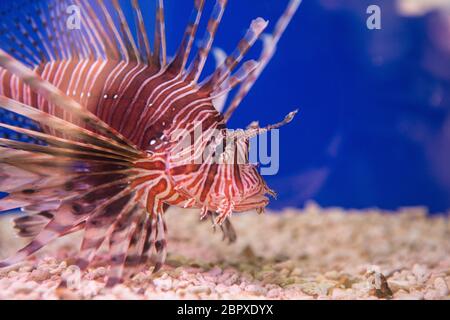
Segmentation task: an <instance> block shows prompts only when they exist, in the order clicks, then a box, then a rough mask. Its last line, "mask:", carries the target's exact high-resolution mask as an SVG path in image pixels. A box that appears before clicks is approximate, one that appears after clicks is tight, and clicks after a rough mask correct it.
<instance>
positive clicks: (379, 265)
mask: <svg viewBox="0 0 450 320" xmlns="http://www.w3.org/2000/svg"><path fill="white" fill-rule="evenodd" d="M232 221H233V224H234V225H235V228H236V231H237V233H238V241H237V242H236V243H234V244H231V245H228V244H227V243H226V242H223V241H221V239H222V236H221V234H220V232H219V231H217V232H216V233H215V234H214V233H213V232H212V227H211V225H210V223H209V222H202V223H200V222H199V217H198V213H197V212H195V211H189V210H172V211H170V212H169V213H168V221H167V223H168V226H169V233H170V235H171V237H170V238H169V256H168V263H167V265H166V266H165V267H164V268H163V269H162V270H161V271H159V272H158V273H157V274H151V268H150V267H149V269H148V270H146V271H145V272H141V273H139V274H137V275H135V276H134V277H133V278H132V279H129V280H127V281H126V282H125V283H124V284H121V285H118V286H116V287H115V288H113V289H105V288H104V276H105V274H106V273H107V267H105V266H103V265H101V264H99V265H98V266H96V267H95V268H91V269H89V270H88V271H87V272H85V273H83V274H82V273H81V272H80V270H79V269H78V268H77V267H76V266H73V265H70V261H71V259H68V258H70V257H73V255H74V253H75V252H76V248H77V246H78V245H79V241H78V240H79V235H78V236H71V237H68V238H66V239H63V240H62V241H61V242H59V243H56V244H55V245H52V247H51V248H49V249H46V250H45V251H43V252H41V253H39V255H38V257H37V258H33V259H31V260H29V261H26V262H24V263H21V264H19V265H17V266H14V267H11V268H9V269H6V270H5V269H3V270H0V299H450V294H449V287H450V224H449V220H448V218H447V217H444V216H436V217H428V216H427V214H426V210H425V209H423V208H404V209H401V210H399V211H398V212H396V213H395V214H394V212H385V211H380V210H376V209H368V210H364V211H356V210H351V211H345V210H343V209H340V208H330V209H323V208H320V207H319V206H317V205H316V204H314V203H310V204H309V205H308V206H307V207H306V208H305V209H304V210H301V211H299V210H294V209H292V210H290V209H287V210H285V211H284V212H283V213H279V214H266V215H257V214H256V213H246V214H241V215H236V216H234V217H233V218H232ZM22 244H23V242H22V240H21V239H19V238H17V237H16V236H14V235H13V233H12V228H11V224H10V218H3V219H2V220H0V257H5V256H7V255H8V254H10V253H11V252H13V251H14V250H16V249H17V248H18V247H20V246H21V245H22ZM61 278H64V279H65V280H66V281H67V282H68V285H69V289H64V290H61V289H58V290H56V289H55V288H56V286H57V284H58V282H59V280H60V279H61Z"/></svg>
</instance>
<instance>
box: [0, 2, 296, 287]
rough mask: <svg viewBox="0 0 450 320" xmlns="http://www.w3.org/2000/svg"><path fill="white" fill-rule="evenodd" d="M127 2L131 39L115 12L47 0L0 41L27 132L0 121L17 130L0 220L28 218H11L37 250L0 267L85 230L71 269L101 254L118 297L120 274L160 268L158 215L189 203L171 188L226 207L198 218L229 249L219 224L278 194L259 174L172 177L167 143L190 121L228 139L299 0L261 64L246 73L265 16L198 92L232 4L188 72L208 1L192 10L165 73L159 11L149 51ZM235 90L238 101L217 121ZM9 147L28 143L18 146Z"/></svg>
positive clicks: (245, 135) (1, 170)
mask: <svg viewBox="0 0 450 320" xmlns="http://www.w3.org/2000/svg"><path fill="white" fill-rule="evenodd" d="M130 3H131V6H132V12H133V13H134V19H135V21H134V25H135V26H136V30H135V32H132V30H131V28H130V24H129V21H128V20H127V18H126V16H125V14H124V12H127V11H124V10H123V8H122V6H123V5H122V4H120V3H119V0H110V1H93V0H75V4H73V1H71V0H70V1H69V0H48V1H47V2H46V4H48V6H44V5H43V4H42V2H41V1H34V2H32V3H31V2H30V3H29V6H28V7H27V10H31V12H28V13H27V12H22V11H21V12H20V13H18V14H19V15H20V18H18V17H13V18H12V19H11V21H10V22H11V24H14V27H11V28H3V30H2V32H1V34H0V40H1V41H0V43H1V44H2V49H0V106H1V107H2V108H4V109H6V110H7V111H9V112H11V115H12V116H11V117H12V118H14V117H16V118H17V117H18V118H20V119H22V120H23V118H27V119H29V120H30V121H32V122H33V124H32V125H29V126H27V128H23V127H20V126H16V125H11V124H5V123H0V127H1V128H5V129H7V130H8V132H10V131H12V132H13V134H11V135H9V136H8V134H7V135H6V138H0V151H1V152H0V191H3V192H6V193H8V196H7V197H5V198H3V199H1V200H0V211H5V210H10V209H17V208H20V209H21V211H22V212H24V213H25V215H24V216H22V217H20V218H18V219H16V220H15V227H16V229H18V230H19V234H20V235H21V236H24V237H30V238H32V240H31V242H30V243H29V244H28V245H27V246H25V247H24V248H22V249H21V250H19V251H18V252H17V253H16V254H15V255H13V256H12V257H10V258H8V259H6V260H4V261H0V268H1V267H7V266H10V265H13V264H16V263H18V262H20V261H21V260H24V259H26V258H27V257H29V256H30V255H32V254H34V253H35V252H36V251H38V250H39V249H41V248H42V247H44V246H46V245H47V244H48V243H50V242H51V241H53V240H55V239H57V238H59V237H61V236H64V235H66V234H69V233H73V232H75V231H80V230H81V231H83V232H84V234H83V240H82V244H81V249H80V252H79V253H78V255H77V257H76V259H75V261H76V262H75V263H76V265H77V266H78V267H79V268H80V269H81V270H86V268H87V267H88V266H89V265H91V264H92V262H93V261H94V259H95V258H96V257H98V256H99V250H100V248H101V247H102V245H103V244H107V245H108V246H109V251H108V260H107V263H108V265H109V266H110V270H109V273H108V277H107V286H113V285H115V284H117V283H118V282H120V281H121V280H122V277H123V273H124V267H125V266H127V267H129V268H131V270H132V271H135V272H138V271H140V270H143V268H146V267H147V262H149V261H150V260H151V259H150V257H151V256H154V259H153V260H154V261H152V262H153V263H154V269H153V271H157V270H159V269H160V268H161V267H162V265H163V263H164V261H165V258H166V255H167V251H166V247H167V240H166V234H167V226H166V223H165V221H164V213H165V211H166V210H167V209H168V207H169V206H171V205H173V206H182V204H183V203H185V201H186V200H187V201H192V199H189V198H187V199H186V198H184V197H183V195H182V194H181V193H180V192H178V191H177V190H176V188H175V187H174V184H173V183H172V182H173V181H175V182H176V183H178V184H183V186H185V187H186V190H187V194H189V195H191V196H192V197H193V198H204V197H205V196H206V195H207V194H209V193H210V192H211V190H214V192H216V193H217V194H218V195H219V196H220V197H221V198H219V200H220V201H218V203H217V204H215V207H217V208H215V209H217V213H216V212H214V213H211V212H209V211H210V210H209V208H208V207H206V209H205V211H206V212H204V214H209V215H211V216H215V215H219V220H220V222H224V225H225V226H228V227H227V228H225V229H224V230H228V231H225V232H229V233H228V234H227V236H228V237H229V239H234V238H235V236H234V234H232V232H231V231H230V230H232V228H231V227H230V226H231V224H230V222H229V219H228V218H229V215H230V214H231V212H232V211H233V210H234V211H246V210H250V209H255V208H256V209H257V210H259V211H262V210H263V208H264V207H265V206H266V205H267V204H268V201H269V200H268V198H267V197H266V194H269V195H272V196H273V195H274V193H273V192H272V191H271V190H269V189H268V188H267V187H266V186H265V184H264V183H263V182H261V180H262V179H259V178H258V177H257V175H256V170H255V172H253V171H252V172H242V171H239V170H240V169H239V168H237V167H236V166H230V167H229V168H228V169H227V170H219V169H217V167H216V166H211V165H209V164H198V165H197V164H196V165H185V166H181V165H180V166H175V167H170V164H168V158H169V156H168V152H169V151H168V148H169V146H170V143H169V141H167V137H168V136H170V133H171V132H174V131H175V130H178V129H187V130H191V129H189V128H192V123H195V122H201V123H202V124H205V127H208V128H213V129H223V127H224V126H225V123H226V122H227V121H228V120H229V119H230V117H231V115H232V114H233V112H234V111H235V110H236V108H237V106H238V105H239V104H240V103H241V101H242V100H243V98H244V97H245V96H246V95H247V93H248V92H249V90H250V89H251V87H252V86H253V84H254V83H255V81H256V80H257V79H258V77H259V76H260V74H261V72H262V71H263V69H264V68H265V66H266V65H267V63H268V62H269V61H270V59H271V58H272V56H273V55H274V53H275V50H276V46H277V43H278V41H279V40H280V37H281V35H282V34H283V32H284V30H285V29H286V27H287V25H288V24H289V22H290V20H291V19H292V17H293V15H294V13H295V12H296V10H297V8H298V6H299V5H300V0H290V2H289V4H288V7H287V9H286V11H285V13H284V14H283V16H282V17H281V19H280V21H279V22H278V23H277V25H276V27H275V30H274V32H273V34H271V35H264V37H262V40H263V46H264V48H263V52H262V54H261V57H260V58H259V60H258V61H253V60H250V61H246V62H243V63H242V64H241V62H242V60H243V59H244V56H245V55H246V53H247V51H248V50H249V49H250V48H251V47H252V46H253V44H254V43H255V42H256V41H257V40H258V39H259V38H260V36H261V35H262V33H263V32H264V30H265V28H266V27H267V22H266V21H265V20H263V19H261V18H257V19H255V20H254V21H253V22H252V23H251V25H250V28H249V30H248V31H247V33H246V34H245V36H244V37H243V38H242V39H241V40H240V42H239V43H238V45H237V47H236V49H235V51H234V52H232V53H231V54H230V55H229V56H228V57H225V58H224V59H218V60H221V61H218V67H217V68H216V70H215V71H214V72H213V74H212V75H210V76H209V77H206V78H205V80H204V81H203V82H199V79H200V77H201V75H202V72H203V69H204V66H205V63H206V59H207V57H208V56H209V54H210V51H211V48H212V44H213V40H214V38H215V35H216V31H217V28H218V26H219V24H220V21H221V19H222V16H223V14H224V11H225V7H226V4H227V0H216V4H215V7H214V9H213V12H212V14H211V17H210V19H209V21H208V24H207V28H206V31H205V36H204V39H203V41H202V42H201V45H200V48H199V50H198V52H197V53H196V55H195V56H194V57H193V59H191V60H190V59H189V57H190V54H191V51H192V48H193V44H194V39H195V35H196V32H197V29H198V26H199V22H200V18H201V16H202V12H203V8H204V5H205V0H195V1H194V8H193V14H192V15H191V18H190V20H189V22H188V25H187V27H186V30H185V33H184V36H183V40H182V42H181V45H180V47H179V49H178V51H177V52H176V54H175V55H174V57H173V59H171V60H169V61H168V59H167V53H166V37H165V20H164V8H163V0H157V1H156V26H155V37H154V44H153V46H152V47H151V46H150V41H149V37H148V36H147V31H146V27H145V23H144V18H143V14H142V11H141V9H140V7H139V1H138V0H131V1H130ZM24 10H25V8H24ZM69 12H71V16H70V17H69V19H68V20H67V21H66V18H67V13H69ZM81 12H83V14H81ZM2 18H4V19H5V20H2V21H3V22H4V23H7V22H8V21H7V20H6V19H7V17H2ZM31 32H34V33H35V34H33V35H31ZM216 53H217V51H216ZM216 55H217V56H220V54H216ZM188 61H192V62H190V65H189V66H188ZM239 64H241V67H240V68H239V69H238V70H237V71H235V69H236V67H237V66H238V65H239ZM234 88H238V90H237V92H236V95H235V96H234V97H233V99H232V101H231V102H230V104H229V105H228V107H227V108H226V109H225V110H226V111H225V112H224V113H223V114H221V111H222V109H224V106H225V104H226V97H227V94H228V93H229V92H230V91H231V90H232V89H234ZM220 98H221V99H220ZM220 101H222V102H220ZM294 114H295V113H291V114H289V115H288V116H287V117H286V118H285V120H284V121H283V122H281V123H278V124H275V125H272V126H267V127H265V128H259V127H258V126H252V127H251V128H249V129H247V130H245V131H242V132H238V133H237V134H236V136H235V137H236V138H237V139H241V140H240V141H241V142H242V143H244V144H245V143H246V142H247V141H248V139H250V138H251V137H253V136H255V135H257V134H260V133H262V132H266V131H268V130H272V129H274V128H278V127H280V126H281V125H283V124H286V123H288V122H289V121H291V120H292V117H293V115H294ZM27 121H28V120H27ZM27 121H25V124H28V122H27ZM19 122H24V121H19ZM205 134H206V133H205V132H204V131H202V132H201V135H205ZM18 135H21V136H23V137H27V139H28V140H27V142H20V141H17V139H16V140H15V137H17V136H18ZM168 168H170V170H169V169H168ZM169 171H170V172H169ZM248 171H250V170H248ZM224 177H225V178H224ZM220 179H223V180H226V181H231V182H230V183H229V184H228V185H225V187H226V188H225V189H224V190H225V191H224V190H223V189H221V188H219V187H218V183H217V181H218V180H220ZM254 184H256V187H255V188H252V187H251V186H252V185H254ZM243 185H245V188H244V187H242V186H243ZM231 187H233V188H235V190H236V189H239V190H244V189H245V190H250V192H248V193H247V195H246V196H244V197H243V198H242V199H241V198H240V199H237V200H230V199H228V198H227V197H223V195H222V194H223V193H224V192H226V190H228V189H227V188H231ZM255 190H256V191H255ZM62 285H63V284H62Z"/></svg>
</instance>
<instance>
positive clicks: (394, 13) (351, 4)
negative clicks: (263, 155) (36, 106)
mask: <svg viewBox="0 0 450 320" xmlns="http://www.w3.org/2000/svg"><path fill="white" fill-rule="evenodd" d="M165 3H166V22H167V35H168V52H169V54H173V53H174V52H175V50H176V48H177V46H178V44H179V41H180V40H181V36H182V33H183V30H184V27H185V23H186V22H187V18H188V16H189V13H190V10H191V7H192V1H185V0H182V1H181V0H176V1H175V0H172V1H171V0H167V1H166V2H165ZM212 3H213V1H209V2H208V5H207V7H206V11H207V12H208V14H209V11H210V8H211V7H212ZM395 3H396V1H393V0H386V1H375V0H370V1H364V0H357V1H349V0H347V1H345V0H342V1H341V0H334V1H327V0H321V1H319V0H305V1H304V3H303V4H302V5H301V7H300V9H299V12H298V14H297V15H296V16H295V18H294V19H293V21H292V24H291V25H290V26H289V28H288V30H287V31H286V33H285V35H284V37H283V39H282V40H281V42H280V43H279V47H278V52H277V55H276V56H275V58H274V59H273V60H272V62H271V64H270V65H269V66H268V67H267V69H266V71H265V72H264V74H263V76H262V77H261V78H260V79H259V81H258V82H257V84H256V85H255V87H254V88H253V90H252V92H251V93H250V94H249V96H248V97H247V98H246V99H245V100H244V102H243V104H242V105H241V106H240V108H239V109H238V111H237V112H236V114H235V116H234V117H233V118H232V120H231V123H230V126H231V127H233V128H238V127H240V128H242V127H245V126H247V125H248V124H249V123H250V122H251V121H253V120H258V121H260V123H261V124H268V123H273V122H276V121H279V120H280V119H282V118H283V117H284V116H285V115H286V114H287V113H288V112H289V111H291V110H293V109H296V108H299V109H300V112H299V115H298V117H297V118H296V119H295V121H294V122H293V123H291V124H289V125H288V126H286V127H284V128H283V129H282V130H281V133H280V140H281V142H280V170H279V173H278V174H277V175H276V176H269V177H266V179H267V182H268V184H269V186H271V187H272V188H273V189H275V190H276V191H277V193H278V199H277V200H276V201H272V203H271V205H270V206H271V207H272V208H275V209H279V208H283V207H287V206H292V207H301V206H303V205H304V203H305V201H307V200H310V199H313V200H315V201H317V202H318V203H319V204H320V205H322V206H342V207H346V208H366V207H380V208H384V209H396V208H398V207H402V206H415V205H423V206H426V207H428V208H429V210H430V211H431V212H443V211H446V210H447V209H448V208H449V207H450V166H449V164H450V114H449V111H450V90H449V88H450V22H449V21H450V18H449V16H448V15H447V16H445V15H443V14H442V13H440V12H438V11H432V12H429V13H427V14H424V15H420V16H417V17H406V16H403V15H400V14H399V12H398V9H397V8H396V6H395ZM286 4H287V0H258V1H255V0H239V1H238V0H230V1H229V5H228V9H227V12H226V14H225V16H224V19H223V23H222V24H221V26H220V28H219V31H218V34H217V41H216V42H215V46H218V47H221V48H223V49H224V50H225V51H227V52H230V51H231V50H232V49H233V48H234V47H235V45H236V44H237V41H238V40H239V39H240V38H241V37H242V36H243V34H244V33H245V30H246V28H247V27H248V25H249V22H250V21H251V19H253V18H256V17H258V16H262V17H264V18H266V19H268V20H269V21H270V22H271V25H270V26H269V30H271V29H272V28H273V25H274V23H275V22H276V20H277V19H278V17H279V15H280V14H281V13H282V12H283V10H284V8H285V6H286ZM371 4H377V5H379V6H380V8H381V13H382V15H381V18H382V20H381V21H382V29H381V30H368V29H367V27H366V19H367V18H368V14H367V13H366V8H367V7H368V6H369V5H371ZM152 5H153V4H152V1H141V6H142V8H143V11H144V12H145V13H146V15H152V13H153V12H154V9H153V7H152ZM126 14H127V15H129V14H131V10H129V9H127V10H126ZM153 21H154V19H153V17H152V18H150V19H148V21H147V26H148V28H150V27H151V25H152V24H153ZM205 24H206V20H205V19H204V20H203V22H202V27H201V29H200V30H201V31H200V34H202V33H203V32H202V30H203V28H204V26H205ZM260 49H261V45H260V44H258V45H257V46H255V48H254V49H252V51H251V52H250V57H257V56H258V53H259V50H260ZM213 65H214V63H213V59H210V61H208V65H207V70H212V68H213ZM0 116H1V115H0Z"/></svg>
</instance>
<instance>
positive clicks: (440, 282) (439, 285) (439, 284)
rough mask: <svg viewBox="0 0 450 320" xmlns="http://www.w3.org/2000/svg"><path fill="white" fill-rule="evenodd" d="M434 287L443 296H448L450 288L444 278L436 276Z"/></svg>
mask: <svg viewBox="0 0 450 320" xmlns="http://www.w3.org/2000/svg"><path fill="white" fill-rule="evenodd" d="M434 288H435V289H436V291H437V292H438V293H439V295H440V296H441V297H446V296H448V295H449V289H448V286H447V282H446V281H445V279H444V278H440V277H439V278H436V279H434Z"/></svg>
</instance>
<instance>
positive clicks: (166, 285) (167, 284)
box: [153, 277, 172, 291]
mask: <svg viewBox="0 0 450 320" xmlns="http://www.w3.org/2000/svg"><path fill="white" fill-rule="evenodd" d="M153 283H154V285H155V286H156V287H157V288H159V289H160V290H163V291H168V290H170V289H172V279H171V278H162V277H161V278H157V279H154V280H153Z"/></svg>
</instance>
